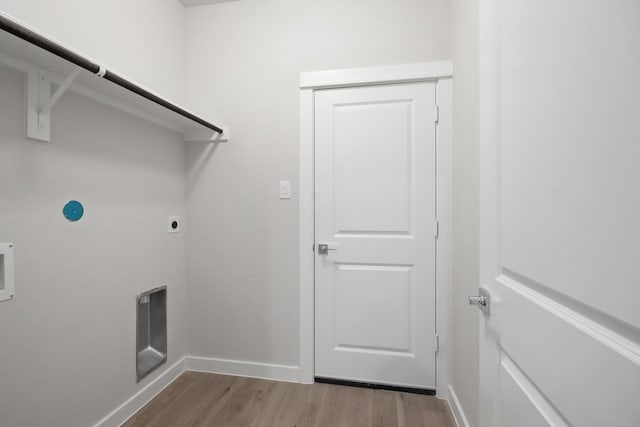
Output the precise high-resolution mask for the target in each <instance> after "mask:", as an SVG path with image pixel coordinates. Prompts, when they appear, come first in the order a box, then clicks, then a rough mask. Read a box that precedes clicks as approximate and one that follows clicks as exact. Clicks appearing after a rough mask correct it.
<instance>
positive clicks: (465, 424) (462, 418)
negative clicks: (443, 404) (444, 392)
mask: <svg viewBox="0 0 640 427" xmlns="http://www.w3.org/2000/svg"><path fill="white" fill-rule="evenodd" d="M448 388H449V403H450V405H449V406H451V412H453V418H455V420H456V424H457V425H458V427H470V424H469V421H468V420H467V416H466V415H465V414H464V410H463V409H462V405H461V404H460V401H459V400H458V395H457V394H456V392H455V390H454V389H453V386H452V385H451V384H449V387H448Z"/></svg>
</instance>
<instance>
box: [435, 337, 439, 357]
mask: <svg viewBox="0 0 640 427" xmlns="http://www.w3.org/2000/svg"><path fill="white" fill-rule="evenodd" d="M438 351H440V335H438V334H436V348H435V352H436V353H437V352H438Z"/></svg>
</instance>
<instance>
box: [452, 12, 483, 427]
mask: <svg viewBox="0 0 640 427" xmlns="http://www.w3.org/2000/svg"><path fill="white" fill-rule="evenodd" d="M452 4H453V11H452V12H453V13H452V17H453V22H452V27H453V28H452V29H453V73H454V80H453V122H454V130H453V289H452V305H451V355H452V360H451V377H450V380H451V386H452V388H453V390H454V393H455V394H456V396H457V398H458V399H459V402H460V404H461V406H462V409H463V411H464V413H465V415H466V418H467V421H468V422H469V423H470V424H471V425H477V420H478V369H479V366H478V358H479V355H478V312H479V311H478V310H477V309H476V308H474V307H471V306H469V305H467V296H469V295H475V294H477V292H478V287H479V264H478V262H479V252H478V251H479V248H478V233H479V228H478V227H479V225H478V217H479V198H478V197H479V196H478V195H479V187H478V180H479V170H478V168H479V163H478V162H479V158H478V142H479V135H478V102H479V101H478V71H479V69H478V61H479V57H478V52H479V51H478V48H479V46H478V35H479V34H478V0H455V1H453V3H452Z"/></svg>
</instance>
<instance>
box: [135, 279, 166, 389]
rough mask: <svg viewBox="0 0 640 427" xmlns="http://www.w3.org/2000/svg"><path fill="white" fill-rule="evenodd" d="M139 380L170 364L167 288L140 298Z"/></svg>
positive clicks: (137, 358) (138, 307) (137, 344)
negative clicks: (168, 361) (159, 367)
mask: <svg viewBox="0 0 640 427" xmlns="http://www.w3.org/2000/svg"><path fill="white" fill-rule="evenodd" d="M136 312H137V325H136V331H137V333H136V380H137V381H138V382H139V381H140V380H141V379H143V378H144V377H146V376H147V375H149V373H151V372H152V371H153V370H154V369H156V368H157V367H158V366H160V365H162V364H163V363H164V362H166V361H167V287H166V286H162V287H159V288H155V289H151V290H149V291H146V292H143V293H141V294H140V295H138V296H137V297H136Z"/></svg>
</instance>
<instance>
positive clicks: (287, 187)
mask: <svg viewBox="0 0 640 427" xmlns="http://www.w3.org/2000/svg"><path fill="white" fill-rule="evenodd" d="M280 198H281V199H290V198H291V181H280Z"/></svg>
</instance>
